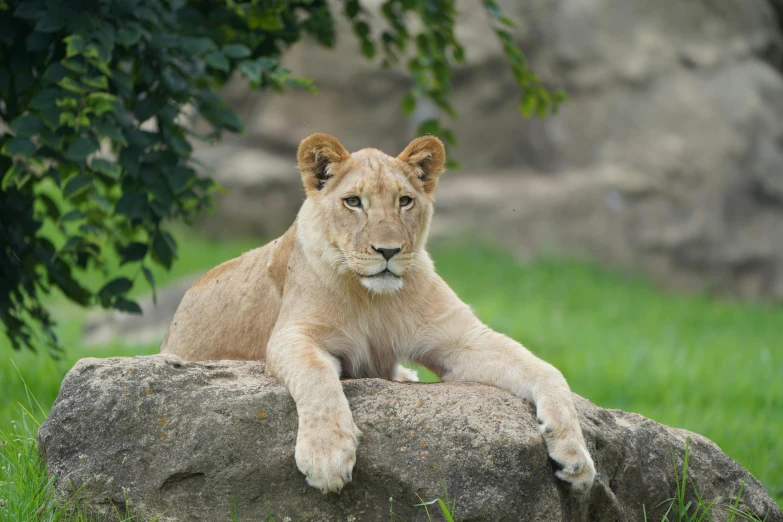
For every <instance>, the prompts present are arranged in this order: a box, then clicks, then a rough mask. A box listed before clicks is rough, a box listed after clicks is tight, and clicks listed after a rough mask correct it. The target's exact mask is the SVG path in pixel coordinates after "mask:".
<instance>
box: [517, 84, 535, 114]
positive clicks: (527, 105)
mask: <svg viewBox="0 0 783 522" xmlns="http://www.w3.org/2000/svg"><path fill="white" fill-rule="evenodd" d="M537 107H538V99H536V96H535V95H534V94H533V92H532V91H529V90H526V91H525V93H524V94H523V95H522V101H520V102H519V112H521V113H522V115H523V116H524V117H525V118H530V117H531V116H532V115H533V114H534V113H535V112H536V108H537Z"/></svg>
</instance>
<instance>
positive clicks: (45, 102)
mask: <svg viewBox="0 0 783 522" xmlns="http://www.w3.org/2000/svg"><path fill="white" fill-rule="evenodd" d="M60 93H61V91H60V89H54V88H50V89H43V90H41V91H38V92H37V93H35V96H33V98H32V99H31V100H30V104H29V107H30V108H31V109H37V110H39V111H40V110H44V109H47V108H49V107H52V106H54V104H55V103H56V102H57V97H58V96H59V95H60Z"/></svg>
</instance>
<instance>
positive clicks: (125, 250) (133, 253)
mask: <svg viewBox="0 0 783 522" xmlns="http://www.w3.org/2000/svg"><path fill="white" fill-rule="evenodd" d="M117 252H118V253H119V254H120V266H122V265H124V264H126V263H132V262H134V261H141V260H142V259H144V256H146V255H147V245H145V244H144V243H139V242H138V241H134V242H133V243H130V244H129V245H127V246H123V247H120V248H118V249H117Z"/></svg>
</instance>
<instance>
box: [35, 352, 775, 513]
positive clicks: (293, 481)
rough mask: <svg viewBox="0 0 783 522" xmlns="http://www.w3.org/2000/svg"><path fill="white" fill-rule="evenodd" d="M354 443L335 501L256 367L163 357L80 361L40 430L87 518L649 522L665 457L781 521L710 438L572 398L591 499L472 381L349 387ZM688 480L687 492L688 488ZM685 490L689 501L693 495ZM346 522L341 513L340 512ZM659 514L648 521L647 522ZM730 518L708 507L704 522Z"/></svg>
mask: <svg viewBox="0 0 783 522" xmlns="http://www.w3.org/2000/svg"><path fill="white" fill-rule="evenodd" d="M344 389H345V392H346V395H347V397H348V401H349V402H350V404H351V408H352V411H353V414H354V418H355V421H356V423H357V425H358V426H359V428H360V429H361V430H362V431H363V433H364V435H363V437H362V439H361V443H360V446H359V450H358V460H357V464H356V467H355V469H354V473H353V482H352V483H351V484H349V485H348V486H347V487H346V488H345V489H344V490H343V492H342V493H341V494H340V495H328V496H324V495H322V494H321V493H320V492H318V491H317V490H315V489H313V488H311V487H309V486H307V485H306V483H305V480H304V477H303V476H302V475H301V474H300V473H299V471H298V470H297V469H296V465H295V463H294V443H295V439H296V428H297V417H296V407H295V405H294V402H293V400H292V399H291V398H290V396H289V394H288V392H287V390H286V389H285V388H284V387H283V386H282V385H281V384H279V383H278V382H277V381H275V380H273V379H271V378H269V377H267V376H266V375H265V369H264V364H263V363H262V362H235V361H215V362H203V363H186V362H184V361H182V360H181V359H179V358H177V357H173V356H160V355H159V356H150V357H134V358H112V359H83V360H81V361H80V362H79V363H77V364H76V366H74V368H73V369H72V370H71V371H70V372H69V373H68V375H67V376H66V377H65V380H64V381H63V384H62V388H61V390H60V395H59V397H58V399H57V401H56V403H55V404H54V407H53V408H52V411H51V414H50V415H49V418H48V419H47V420H46V422H45V423H44V424H43V425H42V426H41V428H40V430H39V432H38V442H39V445H40V450H41V453H42V456H43V459H44V461H45V462H46V464H47V465H48V469H49V471H50V472H51V473H52V474H54V475H55V476H56V477H57V486H56V487H57V488H58V490H59V491H60V492H61V494H63V495H66V496H70V495H72V492H73V491H78V493H77V495H78V496H79V497H81V498H83V507H84V509H86V510H87V511H88V512H90V513H93V514H96V515H101V514H106V513H108V512H110V511H112V510H114V509H115V508H116V509H117V510H118V511H119V512H120V513H124V512H126V511H131V512H134V513H141V514H143V515H144V516H145V517H147V518H152V517H153V516H156V515H161V518H160V519H159V520H161V521H196V520H208V521H217V520H229V519H230V515H229V513H231V512H233V513H235V514H236V515H238V518H239V519H240V520H264V519H265V517H266V516H267V513H275V514H276V515H277V518H276V520H280V519H283V517H291V519H292V520H298V519H300V517H302V516H305V515H308V518H307V519H308V520H318V521H332V520H334V521H337V520H340V521H345V520H356V521H373V520H378V521H381V520H389V516H390V514H389V512H390V500H389V499H390V497H391V498H393V499H394V502H393V504H392V506H391V507H392V508H393V510H394V512H395V513H397V514H399V515H400V516H402V517H404V518H405V519H406V520H408V521H411V522H414V521H423V520H426V519H427V518H426V514H425V512H424V510H423V508H421V507H414V506H413V505H414V504H417V503H419V502H420V500H419V499H420V498H421V499H423V500H431V499H434V498H436V497H440V496H442V495H443V490H442V486H441V482H440V479H439V474H440V475H441V476H442V478H443V481H444V483H445V485H446V487H447V488H448V494H449V496H450V497H451V498H454V499H456V502H457V520H474V521H479V520H507V521H518V520H536V521H537V522H549V521H552V522H554V521H563V522H579V521H588V520H590V521H602V522H605V521H615V520H617V521H620V520H622V521H625V520H641V519H642V508H643V506H644V508H645V509H646V512H647V515H648V519H650V520H656V519H657V520H660V519H661V514H662V510H664V509H665V506H663V507H662V506H660V503H661V502H662V501H664V500H666V499H668V498H670V497H672V496H673V494H674V491H675V476H674V471H673V468H672V453H673V454H674V456H675V459H676V460H677V463H678V466H681V465H682V458H683V455H684V451H685V444H686V438H687V437H690V441H691V442H690V462H689V473H688V477H689V479H690V480H692V481H693V486H695V487H696V488H697V489H698V491H699V493H700V494H701V496H702V498H704V499H705V500H708V501H713V500H714V501H717V502H718V503H719V504H725V503H728V502H729V501H731V500H732V499H733V498H734V495H736V493H737V492H738V491H739V489H740V486H741V485H742V484H743V483H744V484H745V486H744V490H743V493H742V499H741V502H740V506H741V508H742V509H746V510H749V511H752V512H754V513H756V514H758V515H760V516H762V517H764V516H766V517H767V518H766V520H767V521H769V522H781V521H783V514H781V511H780V509H779V508H778V506H777V505H776V504H775V503H774V502H773V500H772V499H771V498H770V496H769V495H768V494H767V492H766V491H765V490H764V488H763V487H762V486H761V484H760V483H759V482H758V481H756V480H755V479H754V478H753V477H752V476H751V475H750V474H749V473H748V472H747V471H746V470H744V469H743V468H742V466H740V465H739V464H737V463H736V462H734V461H733V460H731V459H730V458H728V457H727V456H726V455H725V454H723V453H722V452H721V451H720V448H718V447H717V446H716V445H715V444H713V443H712V442H710V441H709V440H707V439H706V438H704V437H702V436H699V435H696V434H693V433H688V432H686V431H683V430H679V429H673V428H668V427H666V426H662V425H660V424H657V423H655V422H653V421H651V420H648V419H645V418H644V417H641V416H639V415H635V414H632V413H625V412H622V411H618V410H606V409H602V408H598V407H596V406H594V405H593V404H591V403H590V402H588V401H587V400H585V399H582V398H580V397H578V396H575V400H576V405H577V410H578V412H579V416H580V420H581V422H582V426H583V429H584V432H585V437H586V439H587V444H588V446H589V449H590V451H591V453H592V455H593V458H594V459H595V462H596V467H597V469H598V476H597V481H596V484H595V486H594V488H593V489H592V491H591V492H590V493H589V494H585V495H577V494H574V493H572V492H570V491H569V490H568V488H567V487H565V486H564V485H563V484H561V483H560V482H559V481H558V480H557V479H555V477H554V474H553V470H552V468H551V465H550V464H549V462H548V460H547V454H546V449H545V447H544V443H543V441H542V439H541V437H540V436H539V434H538V431H537V424H536V419H535V414H534V410H533V407H532V406H531V405H530V404H528V403H526V402H524V401H522V400H520V399H518V398H516V397H513V396H511V395H509V394H508V393H505V392H503V391H501V390H499V389H495V388H492V387H488V386H483V385H479V384H473V383H459V384H442V383H437V384H418V383H394V382H388V381H383V380H377V379H363V380H348V381H345V382H344ZM689 484H690V483H689ZM693 486H691V485H689V486H688V491H689V493H688V494H689V496H690V498H693V489H692V487H693ZM351 517H353V518H351ZM656 517H657V518H656ZM725 519H726V512H725V511H723V510H722V509H716V510H715V511H714V512H713V518H712V520H714V521H723V520H725Z"/></svg>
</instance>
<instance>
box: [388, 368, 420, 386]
mask: <svg viewBox="0 0 783 522" xmlns="http://www.w3.org/2000/svg"><path fill="white" fill-rule="evenodd" d="M394 380H395V381H398V382H419V374H418V373H416V370H411V369H410V368H406V367H405V366H403V365H401V364H398V365H397V371H396V372H395V374H394Z"/></svg>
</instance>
